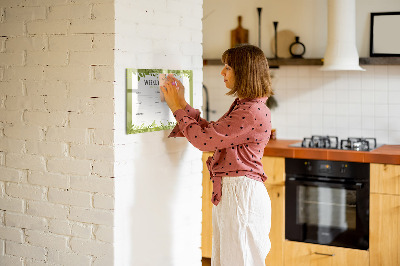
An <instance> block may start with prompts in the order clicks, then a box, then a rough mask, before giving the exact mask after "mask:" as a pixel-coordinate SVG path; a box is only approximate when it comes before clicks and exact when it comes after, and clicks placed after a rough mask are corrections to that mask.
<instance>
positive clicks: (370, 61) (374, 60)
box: [360, 57, 400, 65]
mask: <svg viewBox="0 0 400 266" xmlns="http://www.w3.org/2000/svg"><path fill="white" fill-rule="evenodd" d="M360 65H400V57H362V58H360Z"/></svg>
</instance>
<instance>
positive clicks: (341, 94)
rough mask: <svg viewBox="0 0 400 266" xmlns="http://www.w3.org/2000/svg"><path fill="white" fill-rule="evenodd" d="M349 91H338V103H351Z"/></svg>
mask: <svg viewBox="0 0 400 266" xmlns="http://www.w3.org/2000/svg"><path fill="white" fill-rule="evenodd" d="M349 102H350V99H349V91H348V90H337V91H336V103H346V104H347V103H349Z"/></svg>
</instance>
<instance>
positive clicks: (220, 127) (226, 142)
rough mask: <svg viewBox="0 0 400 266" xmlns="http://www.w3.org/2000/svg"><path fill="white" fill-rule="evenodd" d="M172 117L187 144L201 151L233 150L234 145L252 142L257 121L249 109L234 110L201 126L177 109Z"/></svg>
mask: <svg viewBox="0 0 400 266" xmlns="http://www.w3.org/2000/svg"><path fill="white" fill-rule="evenodd" d="M174 116H175V118H176V120H177V121H178V126H179V129H180V132H181V133H182V134H183V135H184V136H185V137H186V138H187V139H188V140H189V142H190V143H191V144H192V145H193V146H195V147H196V148H198V149H199V150H201V151H211V150H215V149H224V148H228V147H232V149H233V148H234V146H236V145H240V144H244V143H246V142H249V141H252V138H251V135H252V132H255V131H254V129H255V127H256V126H262V124H261V125H257V120H256V119H255V118H254V115H253V114H252V113H251V112H250V110H249V109H239V108H237V109H235V110H233V111H232V112H231V113H230V114H229V115H227V116H225V117H223V118H221V119H220V120H218V122H212V123H208V125H206V126H204V125H201V124H200V123H199V122H198V121H196V120H195V119H194V118H192V117H190V116H189V115H187V114H186V113H185V111H184V110H182V109H179V110H177V111H175V113H174Z"/></svg>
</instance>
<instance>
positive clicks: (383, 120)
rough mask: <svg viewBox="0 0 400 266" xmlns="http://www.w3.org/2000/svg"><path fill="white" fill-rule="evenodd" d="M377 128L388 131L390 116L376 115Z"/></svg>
mask: <svg viewBox="0 0 400 266" xmlns="http://www.w3.org/2000/svg"><path fill="white" fill-rule="evenodd" d="M375 129H376V130H386V131H387V130H388V129H389V118H388V117H375Z"/></svg>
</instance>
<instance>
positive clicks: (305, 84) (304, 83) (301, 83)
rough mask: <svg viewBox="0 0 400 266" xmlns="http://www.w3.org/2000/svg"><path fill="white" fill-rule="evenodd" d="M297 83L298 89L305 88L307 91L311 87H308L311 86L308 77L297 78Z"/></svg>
mask: <svg viewBox="0 0 400 266" xmlns="http://www.w3.org/2000/svg"><path fill="white" fill-rule="evenodd" d="M297 82H298V84H297V86H298V88H307V89H309V88H310V86H311V85H310V84H311V82H310V78H308V77H302V76H300V77H299V78H298V80H297Z"/></svg>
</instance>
